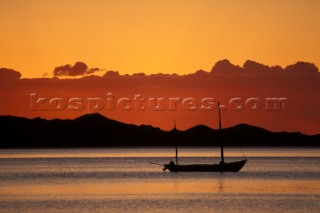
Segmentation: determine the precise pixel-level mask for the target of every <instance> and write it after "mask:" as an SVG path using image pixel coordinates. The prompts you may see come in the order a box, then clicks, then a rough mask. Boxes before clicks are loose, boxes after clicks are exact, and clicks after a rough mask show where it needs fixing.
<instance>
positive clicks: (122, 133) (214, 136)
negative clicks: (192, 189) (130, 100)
mask: <svg viewBox="0 0 320 213" xmlns="http://www.w3.org/2000/svg"><path fill="white" fill-rule="evenodd" d="M0 129H1V138H2V139H1V142H0V148H36V147H43V148H45V147H47V148H50V147H137V146H141V147H161V146H174V145H176V144H177V145H178V146H220V143H221V142H222V141H223V144H224V145H225V146H237V147H238V146H302V147H303V146H305V147H311V146H313V147H315V146H320V134H318V135H305V134H302V133H299V132H271V131H268V130H266V129H263V128H260V127H256V126H251V125H248V124H239V125H236V126H233V127H230V128H225V129H222V130H221V131H219V130H216V129H211V128H209V127H207V126H204V125H197V126H194V127H192V128H190V129H187V130H184V131H180V130H178V131H176V132H175V133H174V134H173V132H172V131H164V130H161V129H160V128H156V127H152V126H148V125H140V126H137V125H133V124H126V123H122V122H119V121H115V120H112V119H109V118H106V117H104V116H102V115H100V114H98V113H94V114H87V115H83V116H81V117H78V118H76V119H74V120H60V119H53V120H46V119H42V118H34V119H28V118H23V117H15V116H0Z"/></svg>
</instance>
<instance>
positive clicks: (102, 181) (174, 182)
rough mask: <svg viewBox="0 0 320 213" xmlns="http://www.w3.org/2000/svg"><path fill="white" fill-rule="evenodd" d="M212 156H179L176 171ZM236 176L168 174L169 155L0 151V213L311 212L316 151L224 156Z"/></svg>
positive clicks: (318, 165)
mask: <svg viewBox="0 0 320 213" xmlns="http://www.w3.org/2000/svg"><path fill="white" fill-rule="evenodd" d="M218 154H219V151H218V150H216V149H215V150H214V149H212V148H208V149H181V150H180V155H181V158H180V163H216V162H219V158H218ZM243 154H244V155H245V156H246V157H247V159H248V162H247V164H246V165H245V167H244V168H243V169H242V170H241V171H240V172H239V173H222V174H221V173H170V172H162V167H161V166H157V165H152V164H149V163H148V162H149V161H151V162H156V163H167V162H169V161H170V160H173V159H174V157H173V155H174V150H172V149H62V150H0V211H1V212H153V213H156V212H285V211H290V212H319V211H320V149H297V148H296V149H267V148H265V149H243V150H240V149H227V150H226V157H227V160H228V161H231V160H239V159H241V158H242V157H243Z"/></svg>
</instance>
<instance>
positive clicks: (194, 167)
mask: <svg viewBox="0 0 320 213" xmlns="http://www.w3.org/2000/svg"><path fill="white" fill-rule="evenodd" d="M246 162H247V160H241V161H235V162H229V163H219V164H189V165H175V164H172V163H171V164H164V168H163V170H164V171H165V170H169V171H170V172H238V171H240V169H242V167H243V166H244V165H245V164H246Z"/></svg>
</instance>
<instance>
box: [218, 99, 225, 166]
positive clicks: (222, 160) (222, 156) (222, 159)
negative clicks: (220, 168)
mask: <svg viewBox="0 0 320 213" xmlns="http://www.w3.org/2000/svg"><path fill="white" fill-rule="evenodd" d="M218 111H219V131H220V133H221V129H222V127H221V111H220V103H219V101H218ZM220 140H221V139H220ZM221 162H222V163H224V155H223V143H222V141H221Z"/></svg>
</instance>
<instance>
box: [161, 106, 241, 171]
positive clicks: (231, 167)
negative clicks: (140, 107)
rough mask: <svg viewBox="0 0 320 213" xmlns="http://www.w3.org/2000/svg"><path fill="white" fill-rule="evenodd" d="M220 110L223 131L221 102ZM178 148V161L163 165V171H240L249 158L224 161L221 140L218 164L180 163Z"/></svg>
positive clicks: (174, 130) (174, 129)
mask: <svg viewBox="0 0 320 213" xmlns="http://www.w3.org/2000/svg"><path fill="white" fill-rule="evenodd" d="M218 112H219V130H220V131H221V129H222V126H221V111H220V103H219V102H218ZM172 131H173V134H174V135H175V133H176V131H177V130H176V124H175V123H174V127H173V130H172ZM175 148H176V163H174V162H173V161H171V162H170V163H169V164H164V165H163V171H166V170H169V171H170V172H238V171H240V169H241V168H242V167H243V166H244V165H245V164H246V162H247V160H246V159H244V160H241V161H234V162H225V161H224V147H223V142H221V146H220V153H221V161H220V162H219V163H217V164H181V165H180V164H179V162H178V147H177V145H176V146H175Z"/></svg>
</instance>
